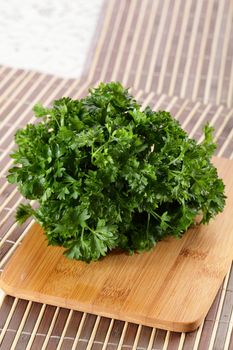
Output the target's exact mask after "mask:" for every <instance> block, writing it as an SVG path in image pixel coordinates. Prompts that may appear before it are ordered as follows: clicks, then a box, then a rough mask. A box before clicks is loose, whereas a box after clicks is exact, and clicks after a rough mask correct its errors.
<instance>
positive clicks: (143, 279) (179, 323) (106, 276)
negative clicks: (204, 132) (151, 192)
mask: <svg viewBox="0 0 233 350" xmlns="http://www.w3.org/2000/svg"><path fill="white" fill-rule="evenodd" d="M214 163H215V164H216V166H217V168H218V173H219V175H220V176H221V177H222V178H223V179H224V182H225V185H226V194H227V197H228V198H227V205H226V207H225V210H224V212H223V213H221V214H219V215H218V216H217V218H216V219H215V220H213V221H211V223H210V224H209V225H208V226H200V227H195V228H192V229H190V230H189V231H188V232H187V233H186V234H185V235H184V236H183V238H182V239H180V240H176V239H171V238H169V239H166V240H165V241H163V242H160V243H158V244H157V246H156V247H155V249H154V250H153V251H151V252H149V253H143V254H140V255H137V254H135V255H134V256H128V255H126V254H119V253H118V254H116V253H114V252H113V253H112V254H110V255H109V256H107V257H105V258H103V259H102V260H101V261H98V262H94V263H91V264H86V263H83V262H79V261H71V260H68V259H67V258H65V257H64V256H63V255H62V253H63V248H59V247H47V242H46V240H45V237H44V235H43V232H42V229H41V228H40V226H39V225H37V224H35V225H34V226H33V227H32V228H31V229H30V230H29V232H28V234H27V235H26V238H25V239H24V240H23V243H22V245H21V246H20V247H19V248H18V249H17V251H16V252H15V254H14V255H13V256H12V258H11V259H10V261H9V262H8V264H7V265H6V267H5V269H4V271H3V273H2V275H1V281H0V285H1V287H2V288H3V289H4V290H5V292H6V293H8V294H9V295H13V296H16V297H20V298H24V299H29V300H34V301H40V302H43V303H48V304H52V305H58V306H62V307H68V308H71V309H76V310H80V311H85V312H90V313H94V314H98V315H102V316H107V317H113V318H116V319H122V320H126V321H130V322H136V323H140V324H145V325H148V326H153V327H158V328H162V329H167V330H172V331H179V332H187V331H192V330H194V329H196V328H197V327H198V326H199V325H200V323H201V322H202V320H203V319H204V317H205V316H206V314H207V312H208V310H209V308H210V306H211V304H212V302H213V300H214V298H215V295H216V294H217V291H218V289H219V287H220V285H221V283H222V281H223V278H224V276H225V274H226V273H227V271H228V269H229V267H230V264H231V261H232V257H233V249H232V247H233V220H232V215H233V177H232V173H233V161H230V160H227V159H223V158H215V159H214Z"/></svg>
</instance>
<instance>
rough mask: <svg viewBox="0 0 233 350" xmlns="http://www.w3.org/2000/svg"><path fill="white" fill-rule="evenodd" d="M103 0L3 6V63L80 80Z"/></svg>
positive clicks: (10, 0)
mask: <svg viewBox="0 0 233 350" xmlns="http://www.w3.org/2000/svg"><path fill="white" fill-rule="evenodd" d="M102 3H103V0H49V1H48V0H21V1H19V0H6V1H1V3H0V64H3V65H7V66H11V67H17V68H26V69H35V70H38V71H41V72H45V73H51V74H55V75H58V76H62V77H79V76H80V75H81V73H82V69H83V66H84V63H85V61H86V58H87V54H88V50H89V48H90V44H91V40H92V38H93V35H94V33H95V28H96V25H97V21H98V17H99V15H100V11H101V8H102Z"/></svg>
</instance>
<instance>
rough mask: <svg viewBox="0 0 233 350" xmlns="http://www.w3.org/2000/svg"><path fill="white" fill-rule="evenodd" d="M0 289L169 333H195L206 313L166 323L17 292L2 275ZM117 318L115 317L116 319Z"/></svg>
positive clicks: (54, 298)
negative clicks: (188, 319) (187, 319)
mask: <svg viewBox="0 0 233 350" xmlns="http://www.w3.org/2000/svg"><path fill="white" fill-rule="evenodd" d="M0 289H2V290H3V291H4V292H5V293H6V294H7V295H10V296H12V297H16V298H20V299H24V300H28V301H33V302H37V303H42V304H47V305H52V306H56V307H64V308H69V309H72V310H76V311H80V312H87V313H92V314H94V315H99V316H102V317H107V318H113V319H116V320H121V321H125V322H131V323H136V324H142V325H144V326H148V327H155V328H159V329H163V330H166V331H171V332H185V333H186V332H192V331H195V330H196V329H197V328H198V327H199V326H200V324H201V323H202V321H203V320H204V318H205V315H206V312H204V313H203V314H202V315H200V316H199V317H198V318H197V319H195V320H191V321H188V322H185V321H184V322H181V321H177V320H176V321H167V320H161V319H160V320H159V321H157V320H156V319H153V318H151V317H148V316H143V317H142V315H137V314H130V313H129V314H128V315H125V314H124V313H121V312H119V313H118V314H117V315H116V312H115V311H111V310H108V308H106V309H105V310H101V307H100V306H99V307H97V306H96V305H95V309H98V310H95V312H93V308H92V305H91V304H89V305H88V304H86V303H83V305H82V303H79V304H77V303H76V302H75V301H73V302H72V301H67V300H66V299H64V298H59V297H56V296H52V295H51V296H48V295H46V296H45V295H44V294H42V293H34V295H32V294H30V292H27V291H25V290H24V289H22V290H21V289H19V288H18V287H17V290H16V289H15V288H14V286H12V285H11V284H9V283H7V282H6V281H5V280H4V274H3V273H2V274H1V276H0ZM45 299H46V300H45ZM116 316H117V317H116ZM142 319H143V320H142Z"/></svg>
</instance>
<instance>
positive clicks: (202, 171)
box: [8, 82, 225, 262]
mask: <svg viewBox="0 0 233 350" xmlns="http://www.w3.org/2000/svg"><path fill="white" fill-rule="evenodd" d="M140 107H141V106H140V104H139V103H137V102H136V101H135V99H134V98H133V97H132V96H130V95H129V93H128V91H127V90H125V89H124V88H123V87H122V86H121V84H120V83H114V82H112V83H109V84H103V83H101V84H100V85H99V86H98V87H97V88H95V89H91V90H90V93H89V95H88V96H87V97H85V98H83V99H81V100H72V99H70V98H62V99H60V100H57V101H55V102H54V104H53V107H52V108H51V109H47V108H44V107H43V106H41V105H36V106H35V107H34V112H35V115H36V117H38V118H41V119H42V120H41V122H39V123H36V124H35V125H34V124H29V125H27V126H26V127H25V128H24V129H21V130H18V131H17V133H16V135H15V141H16V143H17V145H18V148H17V150H16V151H15V152H14V153H13V154H12V155H11V156H12V157H13V158H14V160H15V163H16V164H17V166H14V167H13V168H11V169H10V172H9V175H8V181H9V182H10V183H15V184H17V185H18V187H19V191H20V192H21V193H22V195H23V196H24V197H26V198H28V199H30V200H36V201H37V203H38V205H37V208H36V209H35V208H33V207H32V206H31V205H30V204H27V205H20V206H19V208H18V211H17V215H16V218H17V220H18V221H19V222H20V223H22V222H24V221H25V220H26V219H27V218H28V217H29V216H33V217H34V218H35V219H36V220H37V221H38V222H39V223H40V224H41V225H42V227H43V228H44V231H45V233H46V235H47V238H48V242H49V244H52V245H59V246H64V247H65V248H66V252H65V254H66V255H67V256H68V257H69V258H73V259H79V260H84V261H87V262H90V261H91V260H97V259H99V258H100V257H101V256H104V255H106V253H107V252H108V251H110V250H112V249H113V248H121V249H124V250H126V251H129V252H131V253H132V252H134V251H138V252H141V251H143V250H149V249H151V248H152V247H153V246H154V245H155V243H156V242H157V241H159V240H161V239H163V238H164V237H166V236H169V235H170V236H175V237H180V236H181V235H182V234H183V233H184V232H185V231H186V230H187V228H188V227H189V226H190V225H192V224H193V223H194V222H195V218H196V217H197V215H201V223H208V222H209V220H210V219H211V218H212V217H214V216H215V215H216V214H217V213H218V212H221V211H222V210H223V208H224V204H225V196H224V184H223V182H222V180H221V179H219V178H218V176H217V171H216V169H215V167H214V166H213V165H212V164H211V161H210V159H211V156H212V154H213V152H214V150H215V144H214V143H213V138H212V133H213V130H212V128H211V127H210V126H208V125H206V126H205V128H204V136H205V137H204V141H203V142H202V143H200V144H197V142H196V141H195V140H193V139H190V138H189V137H188V135H187V133H186V132H185V131H184V130H183V129H182V128H181V127H180V125H179V123H178V122H177V121H176V120H175V119H173V118H172V117H171V115H170V114H169V113H168V112H164V111H159V112H153V111H152V110H151V108H150V107H146V108H145V110H144V111H141V110H140Z"/></svg>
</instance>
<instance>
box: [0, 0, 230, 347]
mask: <svg viewBox="0 0 233 350" xmlns="http://www.w3.org/2000/svg"><path fill="white" fill-rule="evenodd" d="M174 3H175V4H176V5H175V7H174ZM139 14H140V15H139ZM231 17H232V3H231V2H230V0H229V1H228V0H223V1H212V0H208V1H203V2H201V1H194V0H190V1H186V2H183V1H182V0H177V1H176V2H173V1H171V0H165V1H162V0H158V1H153V0H143V1H141V0H134V1H132V0H131V1H125V0H109V1H106V2H105V8H104V11H103V14H102V17H101V19H100V22H99V26H98V31H97V34H96V38H95V40H94V41H93V49H92V51H91V52H90V56H89V63H91V64H90V65H89V66H87V67H86V74H84V77H83V78H82V79H80V80H79V81H75V80H73V79H68V80H65V79H60V78H56V77H53V76H49V75H43V74H39V73H37V72H31V71H23V70H16V69H11V68H7V67H0V109H1V124H0V125H1V133H0V237H1V242H0V269H1V270H2V269H3V268H4V265H5V263H6V262H7V260H8V259H9V258H10V257H11V255H12V253H13V252H14V250H15V249H16V248H17V246H18V245H19V244H20V242H21V240H22V238H23V237H24V235H25V230H26V225H24V226H17V225H16V224H15V223H14V212H15V209H16V207H17V205H18V204H19V203H20V202H21V201H22V198H21V197H20V195H19V194H18V192H17V191H16V189H15V187H14V186H12V185H9V184H7V183H6V180H5V175H6V173H7V170H8V168H9V167H10V165H11V163H10V162H11V159H10V158H9V153H10V151H11V150H12V148H13V147H14V144H13V135H14V133H15V130H16V129H17V128H18V127H22V126H24V125H25V124H26V123H28V122H29V121H32V120H33V119H32V112H31V110H32V106H33V105H34V103H36V102H38V101H41V102H43V103H44V104H46V105H49V103H50V102H51V101H52V100H53V99H55V98H59V97H61V96H64V95H66V96H71V97H75V98H78V97H81V96H83V95H85V94H86V93H87V89H88V87H89V86H92V85H95V84H96V83H97V82H98V81H99V80H102V81H108V80H121V81H123V83H124V84H125V85H126V86H132V87H133V88H134V89H133V90H132V93H133V94H134V95H135V96H136V97H137V98H138V99H139V100H141V101H146V102H147V104H150V105H151V106H152V108H154V109H167V110H170V111H171V113H172V114H173V115H174V116H175V117H176V118H177V119H179V120H180V122H181V124H182V126H183V127H184V128H185V129H186V130H187V131H188V132H189V133H190V135H191V136H192V137H195V138H196V139H200V136H201V128H202V125H203V123H205V122H206V121H207V120H209V121H211V123H212V124H213V125H214V127H215V129H216V134H215V135H216V138H217V140H218V153H217V154H218V155H220V156H224V157H227V158H233V62H232V54H233V31H232V20H231ZM90 57H91V59H90ZM177 96H178V97H177ZM2 300H3V303H2V307H1V309H0V330H1V334H0V340H2V343H1V345H0V349H3V350H8V349H20V350H21V349H36V350H37V349H49V350H50V349H65V350H69V349H106V348H107V349H121V348H123V349H126V350H129V349H141V350H144V349H170V350H171V349H179V350H181V349H185V350H191V349H200V350H202V349H203V350H205V349H216V350H220V349H224V350H227V349H228V348H229V349H233V337H232V336H231V334H232V326H233V314H232V308H233V272H231V271H229V273H228V275H227V276H226V278H225V281H224V283H223V285H222V287H221V289H220V290H219V293H218V295H217V296H216V299H215V301H214V303H213V305H212V307H211V309H210V311H209V313H208V315H207V317H206V319H205V322H204V323H203V324H202V325H201V327H200V328H199V329H198V330H197V331H196V332H192V333H187V334H181V333H174V332H166V331H162V330H158V329H152V328H150V327H144V326H138V325H136V324H131V323H125V322H122V321H117V320H112V319H107V318H104V317H97V316H95V315H90V314H85V313H81V312H76V311H72V310H67V309H63V308H55V307H52V306H48V305H42V304H38V303H32V302H28V301H24V300H19V299H17V298H12V297H9V296H6V297H5V298H2Z"/></svg>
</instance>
